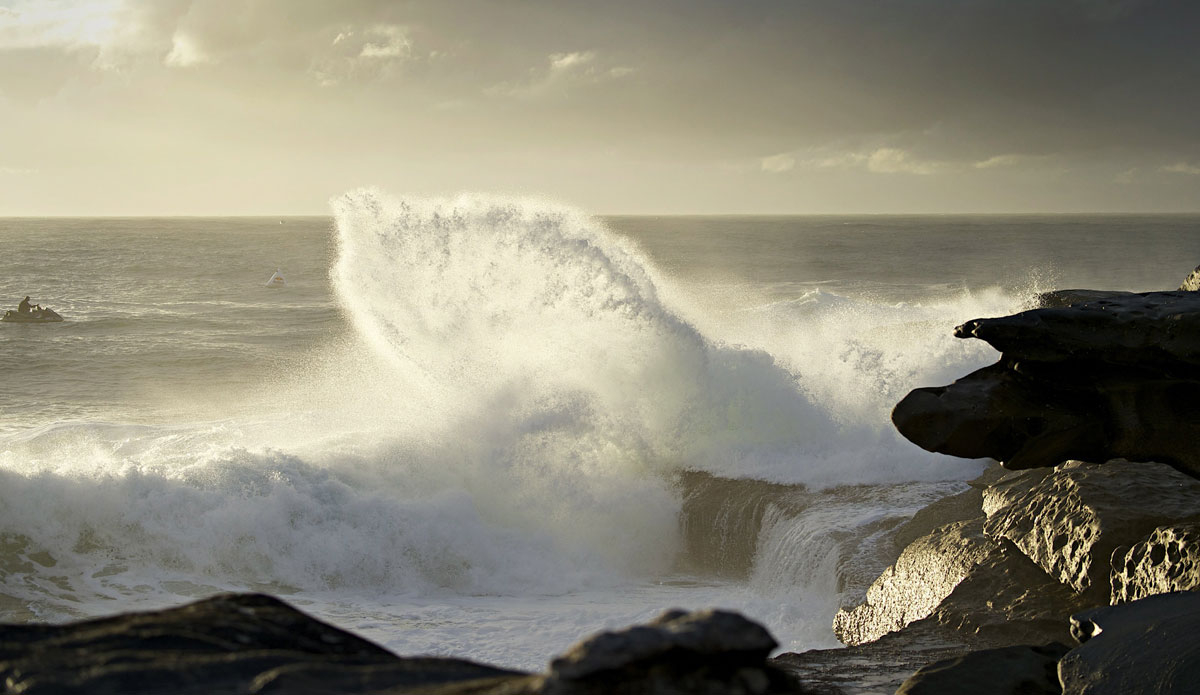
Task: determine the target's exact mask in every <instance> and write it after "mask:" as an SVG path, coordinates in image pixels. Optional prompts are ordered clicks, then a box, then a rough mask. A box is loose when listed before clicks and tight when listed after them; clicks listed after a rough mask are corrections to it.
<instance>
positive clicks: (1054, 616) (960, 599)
mask: <svg viewBox="0 0 1200 695" xmlns="http://www.w3.org/2000/svg"><path fill="white" fill-rule="evenodd" d="M996 546H997V549H996V551H995V552H993V553H991V554H990V555H989V556H988V557H987V558H985V559H984V561H983V562H981V563H979V565H977V566H976V567H975V568H974V570H973V571H972V572H971V573H970V574H969V575H967V577H966V578H965V579H963V581H962V582H961V583H959V585H958V586H956V587H955V588H954V591H953V592H951V593H950V595H949V596H947V597H946V599H945V600H944V601H942V603H941V604H940V605H939V606H938V608H937V610H935V611H934V612H933V615H932V616H931V619H933V620H936V621H937V622H938V623H939V624H941V625H945V626H947V627H950V628H953V629H954V630H956V631H957V632H959V633H962V634H964V635H967V636H969V637H970V638H972V641H973V643H976V644H991V645H1015V644H1044V643H1049V642H1069V641H1070V638H1071V631H1070V622H1069V619H1070V616H1071V615H1072V614H1073V613H1077V612H1079V611H1080V610H1082V609H1085V608H1089V607H1091V606H1093V605H1095V604H1094V602H1093V601H1092V600H1091V599H1089V598H1088V597H1086V596H1080V595H1079V594H1076V593H1075V592H1074V591H1072V590H1071V589H1070V588H1068V587H1066V586H1063V585H1062V584H1059V583H1058V582H1056V581H1054V580H1053V579H1052V578H1051V577H1050V576H1048V575H1047V574H1046V573H1045V572H1044V571H1043V570H1042V568H1040V567H1038V566H1037V565H1036V564H1034V563H1033V561H1031V560H1030V559H1029V558H1027V557H1025V555H1024V554H1022V553H1021V551H1020V550H1018V549H1017V548H1016V546H1014V545H1012V544H1011V543H1009V542H1007V541H1002V542H999V543H997V544H996Z"/></svg>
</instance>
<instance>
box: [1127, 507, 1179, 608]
mask: <svg viewBox="0 0 1200 695" xmlns="http://www.w3.org/2000/svg"><path fill="white" fill-rule="evenodd" d="M1112 559H1113V563H1112V564H1113V570H1112V603H1113V604H1114V605H1115V604H1118V603H1128V602H1130V601H1136V600H1138V599H1140V598H1145V597H1146V596H1153V595H1155V594H1169V593H1172V592H1176V591H1195V590H1197V589H1200V522H1191V523H1181V524H1172V525H1170V526H1160V527H1158V528H1156V529H1154V532H1153V533H1151V534H1150V537H1149V538H1147V539H1145V540H1143V541H1141V542H1139V543H1135V544H1134V545H1133V547H1131V548H1129V549H1128V550H1127V551H1125V552H1122V549H1121V548H1118V549H1117V550H1116V552H1114V554H1113V558H1112Z"/></svg>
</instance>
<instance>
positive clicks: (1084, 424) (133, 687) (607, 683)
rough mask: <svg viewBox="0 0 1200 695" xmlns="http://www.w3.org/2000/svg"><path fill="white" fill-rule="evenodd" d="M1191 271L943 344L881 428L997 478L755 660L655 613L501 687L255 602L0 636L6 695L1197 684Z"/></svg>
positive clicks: (1071, 295)
mask: <svg viewBox="0 0 1200 695" xmlns="http://www.w3.org/2000/svg"><path fill="white" fill-rule="evenodd" d="M1198 289H1200V268H1197V270H1196V271H1195V272H1193V274H1192V275H1191V276H1189V278H1188V279H1187V280H1186V281H1185V282H1184V284H1183V286H1181V287H1180V289H1179V290H1176V291H1171V292H1148V293H1131V292H1103V291H1097V290H1063V291H1058V292H1052V293H1049V294H1047V295H1044V296H1043V297H1042V298H1041V307H1040V308H1037V309H1032V310H1030V311H1025V312H1022V313H1019V314H1016V315H1013V316H1007V317H1001V318H992V319H976V320H973V321H969V322H967V323H965V324H963V325H962V326H960V327H958V328H957V329H956V335H957V336H958V337H961V338H966V339H979V340H984V341H986V342H988V343H989V344H991V345H992V346H993V347H995V348H997V349H998V350H999V351H1000V352H1001V357H1000V359H999V361H998V362H997V363H996V364H994V365H991V366H989V367H985V368H983V369H980V370H978V371H976V372H974V373H972V374H969V375H966V376H964V377H963V378H961V379H959V380H958V381H956V382H954V383H953V384H950V385H947V386H941V387H932V388H920V389H916V390H915V391H913V392H912V393H910V394H909V395H908V396H906V397H905V398H904V399H903V400H902V401H901V402H900V403H899V404H898V405H897V406H896V408H895V411H894V412H893V422H894V423H895V425H896V427H897V428H898V429H899V431H900V432H901V433H902V434H903V435H904V436H906V437H907V438H909V439H910V440H911V441H913V442H914V443H916V444H918V445H920V446H922V447H924V448H926V449H929V450H930V451H936V452H940V453H945V454H950V455H954V456H961V457H966V458H972V459H978V458H990V459H994V460H995V461H996V462H997V463H996V464H995V465H993V466H992V467H990V468H989V469H988V470H987V471H986V472H985V473H984V474H983V475H982V476H980V477H979V478H978V479H977V480H975V481H974V482H973V483H972V484H971V488H970V489H969V490H967V491H966V492H963V493H961V494H959V495H956V496H954V497H951V498H947V499H943V500H940V501H938V502H936V503H934V504H932V505H930V506H929V507H927V508H926V509H925V510H923V511H922V512H920V513H918V514H917V515H915V516H914V518H913V519H911V520H910V521H909V522H908V523H907V524H906V525H905V526H904V527H902V528H900V529H898V530H897V531H896V537H897V538H902V539H905V543H904V547H903V549H902V550H900V551H899V554H898V556H897V557H896V558H895V561H894V562H893V563H892V564H891V566H889V567H888V568H887V569H886V570H884V571H883V573H882V574H881V575H880V576H879V577H878V578H877V579H876V580H875V581H874V582H873V583H872V584H871V586H870V587H869V588H868V589H867V591H866V594H865V597H864V598H863V600H862V601H861V603H859V604H858V605H854V606H846V607H844V608H843V609H842V610H841V611H839V612H838V614H837V616H836V617H835V618H834V623H833V628H834V631H835V633H836V634H837V636H838V638H839V639H840V640H841V641H842V642H844V643H845V644H846V645H847V646H846V647H845V648H842V649H824V650H812V651H808V652H804V653H789V654H783V655H780V656H777V657H774V658H769V655H770V653H771V651H772V650H773V649H775V647H776V646H777V645H776V643H775V641H774V639H773V638H772V637H771V636H770V634H768V633H767V631H766V630H765V629H764V628H762V627H761V626H759V625H757V624H755V623H753V622H751V621H749V620H747V619H745V618H743V617H741V616H739V615H737V614H734V613H728V612H722V611H703V612H694V613H685V612H682V611H668V612H666V613H664V614H663V615H662V616H660V617H659V618H658V619H656V620H655V621H653V622H651V623H648V624H646V625H641V626H635V627H631V628H628V629H625V630H622V631H617V632H608V633H601V634H599V635H595V636H593V637H591V638H588V639H586V640H584V641H582V642H580V643H579V644H577V645H575V646H574V647H572V648H571V649H570V650H568V651H567V652H565V653H564V654H563V655H561V656H560V657H558V658H556V659H554V660H553V661H552V662H551V663H550V664H549V666H548V668H547V670H546V671H545V672H544V673H536V674H531V673H521V672H514V671H508V670H504V669H498V668H494V667H491V666H485V665H481V664H476V663H473V662H470V661H464V660H460V659H441V658H405V657H398V656H395V655H393V654H391V653H390V652H388V651H386V650H384V649H383V648H381V647H379V646H377V645H374V644H372V643H370V642H368V641H366V640H363V639H361V638H358V637H355V636H354V635H351V634H349V633H346V632H344V631H342V630H339V629H337V628H334V627H332V626H330V625H327V624H325V623H322V622H320V621H318V620H315V619H313V618H311V617H309V616H307V615H305V614H303V613H301V612H300V611H297V610H296V609H294V608H292V607H290V606H288V605H287V604H286V603H283V602H282V601H279V600H278V599H275V598H272V597H270V596H265V595H261V594H234V595H225V596H217V597H213V598H210V599H206V600H204V601H199V602H197V603H193V604H189V605H186V606H182V607H178V608H172V609H168V610H163V611H155V612H149V613H130V614H124V615H119V616H114V617H111V618H104V619H99V620H90V621H84V622H79V623H72V624H69V625H61V626H47V625H2V626H0V675H2V676H3V681H2V682H3V683H4V687H5V691H6V692H13V693H30V694H34V693H93V694H103V693H114V694H115V693H183V694H186V693H193V692H194V693H299V694H316V693H374V694H377V695H383V694H385V693H430V694H433V693H439V694H449V693H463V694H466V693H472V694H495V695H500V694H502V693H503V694H526V693H528V694H534V693H543V694H571V693H589V694H590V693H596V694H599V693H631V694H632V693H662V694H670V693H738V694H740V693H746V694H756V695H765V694H768V693H828V694H844V695H854V694H859V693H891V692H897V693H906V694H910V695H915V694H918V693H960V692H961V693H973V694H974V695H987V694H997V695H999V694H1009V693H1012V694H1016V693H1021V694H1031V693H1069V694H1073V693H1089V694H1093V693H1136V692H1145V693H1184V692H1192V691H1194V690H1195V689H1196V686H1195V685H1194V684H1195V683H1196V682H1200V659H1196V658H1193V653H1192V652H1193V651H1194V650H1196V649H1198V648H1197V647H1194V646H1192V645H1193V644H1194V643H1195V642H1194V640H1193V639H1192V634H1193V633H1194V631H1195V628H1196V623H1197V622H1200V593H1195V592H1194V590H1195V589H1197V588H1198V587H1200V399H1198V398H1197V397H1196V395H1195V394H1197V393H1200V292H1197V290H1198Z"/></svg>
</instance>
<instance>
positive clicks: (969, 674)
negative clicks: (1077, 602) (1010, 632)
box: [896, 643, 1069, 695]
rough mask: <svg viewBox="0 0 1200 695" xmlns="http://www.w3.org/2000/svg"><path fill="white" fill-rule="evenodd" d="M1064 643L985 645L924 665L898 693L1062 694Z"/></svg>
mask: <svg viewBox="0 0 1200 695" xmlns="http://www.w3.org/2000/svg"><path fill="white" fill-rule="evenodd" d="M1068 649H1069V648H1068V647H1067V646H1066V645H1065V644H1061V643H1052V644H1048V645H1044V646H1033V645H1015V646H1012V647H999V648H997V649H981V650H979V651H975V652H971V653H969V654H964V655H963V656H959V657H954V658H952V659H945V660H942V661H938V662H935V663H932V664H929V665H928V666H925V667H922V668H921V669H919V670H918V671H917V672H916V673H914V674H913V675H912V676H910V677H909V678H908V680H906V681H904V683H903V684H901V686H900V689H899V690H897V691H896V695H1059V693H1061V692H1062V688H1061V687H1060V686H1059V683H1058V660H1059V659H1061V658H1062V657H1063V655H1064V654H1066V653H1067V651H1068Z"/></svg>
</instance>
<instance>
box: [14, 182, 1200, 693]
mask: <svg viewBox="0 0 1200 695" xmlns="http://www.w3.org/2000/svg"><path fill="white" fill-rule="evenodd" d="M0 244H2V246H0V248H2V249H3V251H2V252H0V302H3V303H5V304H7V305H10V306H6V307H5V308H15V307H16V304H17V302H18V301H19V300H20V299H21V298H22V297H24V296H25V295H26V294H28V295H30V296H31V298H32V300H33V301H34V302H35V303H40V304H42V305H45V306H49V307H51V308H53V309H55V310H56V311H58V312H59V313H60V314H62V315H63V317H65V319H66V320H65V321H64V322H62V323H56V324H42V325H25V324H11V323H0V373H3V375H4V380H3V383H4V387H3V389H0V621H5V622H26V621H66V620H72V619H78V618H83V617H89V616H98V615H106V614H110V613H116V612H120V611H128V610H143V609H154V608H160V607H165V606H170V605H175V604H179V603H182V602H186V601H190V600H193V599H197V598H201V597H204V596H208V595H211V594H213V593H216V592H224V591H248V590H251V591H267V592H271V593H274V594H276V595H279V596H280V597H282V598H284V599H285V600H287V601H289V602H291V603H293V604H294V605H296V606H298V607H299V608H301V609H303V610H305V611H307V612H309V613H311V614H313V615H315V616H317V617H319V618H322V619H324V620H327V621H329V622H332V623H334V624H336V625H339V626H341V627H344V628H346V629H349V630H351V631H353V632H355V633H356V634H359V635H361V636H363V637H366V638H368V639H372V640H375V641H377V642H379V643H380V644H382V645H384V646H386V647H388V648H390V649H392V650H393V651H395V652H397V653H399V654H403V655H417V654H432V655H452V656H459V657H466V658H471V659H475V660H479V661H484V662H488V663H492V664H496V665H500V666H507V667H514V668H521V669H528V670H542V669H544V667H545V666H546V663H547V662H548V660H549V659H550V658H551V657H552V656H553V655H555V654H557V653H560V652H562V651H564V650H565V649H566V648H567V647H568V646H569V645H570V644H571V643H573V642H575V641H576V640H578V639H579V638H581V637H584V636H586V635H589V634H591V633H593V632H596V631H598V630H601V629H607V628H614V627H620V626H625V625H628V624H631V623H635V622H640V621H644V620H647V619H649V618H651V617H653V616H655V615H657V614H658V613H659V612H661V611H662V610H664V609H667V608H671V607H682V608H701V607H722V608H729V609H733V610H737V611H741V612H743V613H744V614H746V615H748V616H749V617H751V618H754V619H756V620H758V621H760V622H762V623H763V624H765V625H766V626H767V627H768V628H769V629H770V630H771V632H772V633H773V634H774V635H775V637H776V638H777V639H778V640H779V642H780V643H781V649H782V650H789V651H796V650H803V649H808V648H814V647H830V646H836V645H837V642H836V640H835V639H834V637H833V634H832V630H831V627H830V625H831V621H832V618H833V615H834V613H835V612H836V610H837V608H838V606H839V605H840V604H842V603H846V602H852V601H855V600H856V599H857V598H858V597H859V596H861V594H862V592H863V591H864V589H865V586H866V585H867V584H868V583H869V582H870V581H871V580H873V579H874V578H875V576H877V575H878V573H879V572H880V571H881V570H882V569H883V568H884V567H885V566H886V565H887V564H888V563H889V561H890V560H891V558H892V557H893V556H894V554H895V553H896V549H895V548H894V547H893V543H892V540H891V537H890V532H891V531H892V530H893V529H894V528H895V527H896V526H897V525H898V524H900V523H902V522H903V521H904V520H906V519H907V518H909V517H910V516H911V515H912V514H913V513H914V512H915V511H916V510H917V509H919V508H921V507H922V506H924V505H925V504H928V503H929V502H931V501H933V500H935V499H937V498H939V497H941V496H944V495H947V494H951V493H954V492H958V491H961V490H963V489H965V484H964V482H963V481H965V480H969V479H970V478H972V477H974V476H975V475H976V474H977V473H978V472H979V471H980V470H981V469H982V467H983V465H984V464H983V462H978V461H966V460H959V459H951V458H949V457H944V456H939V455H935V454H930V453H927V452H924V451H922V450H920V449H918V448H916V447H915V446H913V445H911V444H909V443H908V442H907V441H905V440H904V439H903V438H901V437H900V436H899V435H898V434H897V433H896V432H895V430H894V428H893V427H892V425H891V423H890V420H889V413H890V410H891V408H892V406H893V405H894V404H895V403H896V402H897V401H898V400H900V398H902V397H903V396H904V395H905V394H906V393H907V392H908V391H909V390H911V389H913V388H916V387H918V386H929V385H939V384H945V383H949V382H950V381H952V380H954V379H956V378H958V377H959V376H962V375H964V374H966V373H967V372H969V371H972V370H974V369H976V368H979V367H982V366H984V365H986V364H989V363H991V362H994V361H995V359H996V357H997V355H996V353H995V352H994V351H993V350H991V348H989V347H988V346H987V345H985V344H983V343H981V342H979V341H963V340H958V339H955V338H954V337H952V335H951V332H952V330H953V328H954V326H955V325H957V324H959V323H962V322H964V321H966V320H968V319H972V318H977V317H982V316H997V315H1003V314H1008V313H1012V312H1015V311H1019V310H1022V309H1025V308H1029V307H1030V306H1032V304H1031V302H1032V299H1033V297H1034V296H1035V294H1036V293H1037V292H1039V291H1045V290H1049V289H1058V288H1071V287H1076V288H1078V287H1086V288H1096V289H1119V290H1137V291H1145V290H1158V289H1174V288H1175V287H1177V286H1178V285H1179V283H1180V282H1181V281H1182V280H1183V278H1184V277H1185V276H1186V275H1187V274H1188V272H1190V271H1191V270H1192V268H1194V267H1195V266H1196V265H1197V264H1200V216H1195V215H1193V216H1083V215H1078V216H1076V215H1065V216H1064V215H1058V216H1000V217H990V216H949V217H947V216H929V217H922V216H903V217H893V216H871V217H607V218H606V217H596V216H592V215H590V214H588V213H587V212H585V211H580V210H576V209H573V208H570V207H565V206H562V205H558V204H553V203H547V202H543V201H539V200H535V199H515V198H504V197H490V196H484V195H479V196H464V197H460V198H455V199H425V198H397V197H390V196H387V195H384V194H381V193H377V192H373V191H356V192H352V193H348V194H346V195H344V196H342V197H339V198H337V199H335V200H334V201H333V204H332V217H328V218H326V217H321V218H316V217H313V218H290V217H289V218H283V219H279V218H167V219H149V218H128V219H126V218H103V219H67V218H42V219H0ZM277 270H278V271H279V273H280V274H281V275H282V276H283V277H284V278H285V280H286V285H284V286H282V287H267V286H266V283H267V280H268V279H269V278H270V277H271V276H272V274H273V273H275V272H276V271H277Z"/></svg>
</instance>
